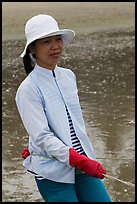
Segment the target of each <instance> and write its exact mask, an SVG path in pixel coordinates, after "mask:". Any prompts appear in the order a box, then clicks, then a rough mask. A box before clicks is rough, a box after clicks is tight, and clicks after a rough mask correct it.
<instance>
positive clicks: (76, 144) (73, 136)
mask: <svg viewBox="0 0 137 204" xmlns="http://www.w3.org/2000/svg"><path fill="white" fill-rule="evenodd" d="M65 107H66V111H67V116H68V121H69V128H70V136H71V141H72V146H73V148H74V149H75V150H76V151H77V152H78V153H79V154H85V152H84V150H83V148H82V146H81V144H80V141H79V139H78V137H77V135H76V132H75V130H74V126H73V123H72V119H71V117H70V114H69V111H68V109H67V106H65Z"/></svg>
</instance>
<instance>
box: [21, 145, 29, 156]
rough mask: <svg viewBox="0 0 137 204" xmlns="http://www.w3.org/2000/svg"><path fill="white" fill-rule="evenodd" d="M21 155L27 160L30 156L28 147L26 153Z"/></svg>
mask: <svg viewBox="0 0 137 204" xmlns="http://www.w3.org/2000/svg"><path fill="white" fill-rule="evenodd" d="M21 154H22V157H23V159H26V158H27V157H28V156H29V155H30V152H29V149H28V147H26V149H24V151H23V152H22V153H21Z"/></svg>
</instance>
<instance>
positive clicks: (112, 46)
mask: <svg viewBox="0 0 137 204" xmlns="http://www.w3.org/2000/svg"><path fill="white" fill-rule="evenodd" d="M23 45H24V42H23V41H5V42H3V47H2V52H3V53H2V54H3V59H2V62H3V64H2V114H3V115H2V133H3V134H2V191H3V194H2V201H3V202H6V201H9V202H21V201H22V202H43V200H42V198H41V196H40V195H39V193H38V191H37V188H36V185H35V182H34V180H33V177H32V176H30V175H28V174H27V173H26V172H25V169H24V168H23V167H22V158H21V152H22V150H23V149H24V147H26V145H27V133H26V131H25V130H24V127H23V125H22V122H21V120H20V117H19V115H18V112H17V109H16V105H15V99H14V98H15V93H16V90H17V87H18V86H19V84H20V82H21V81H22V80H23V79H24V78H25V72H24V69H23V66H22V61H21V59H20V57H19V55H20V53H21V52H22V49H23ZM134 49H135V36H134V32H132V31H126V32H124V31H121V32H120V31H119V32H104V33H94V34H91V35H86V34H85V35H82V36H78V37H76V39H75V41H74V42H73V43H72V44H71V45H69V47H68V48H66V49H65V50H64V53H63V56H62V60H61V62H60V65H61V66H64V67H68V68H70V69H72V70H73V71H74V72H75V74H76V76H77V85H78V89H79V97H80V103H81V108H82V112H83V116H84V120H85V124H86V128H87V133H88V135H89V138H90V140H91V141H92V143H93V147H94V149H95V153H96V156H97V159H98V161H100V162H101V163H102V164H103V166H104V167H105V168H106V170H107V173H108V174H109V175H111V176H114V177H116V178H120V179H122V180H124V181H128V182H131V183H135V78H134V76H135V50H134ZM103 181H104V183H105V185H106V188H107V190H108V192H109V194H110V196H111V198H112V200H113V201H115V202H135V189H134V188H133V187H129V186H127V185H125V184H123V183H120V182H118V181H116V180H113V179H108V178H105V179H104V180H103Z"/></svg>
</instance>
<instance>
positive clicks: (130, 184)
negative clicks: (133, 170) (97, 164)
mask: <svg viewBox="0 0 137 204" xmlns="http://www.w3.org/2000/svg"><path fill="white" fill-rule="evenodd" d="M102 175H103V176H105V177H107V178H110V179H115V180H117V181H120V182H121V183H124V184H126V185H128V186H131V187H135V184H133V183H130V182H127V181H123V180H121V179H118V178H115V177H113V176H110V175H108V174H103V173H102Z"/></svg>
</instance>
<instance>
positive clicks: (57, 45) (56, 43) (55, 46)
mask: <svg viewBox="0 0 137 204" xmlns="http://www.w3.org/2000/svg"><path fill="white" fill-rule="evenodd" d="M59 47H60V46H59V43H58V42H53V44H52V49H53V50H56V49H58V48H59Z"/></svg>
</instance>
